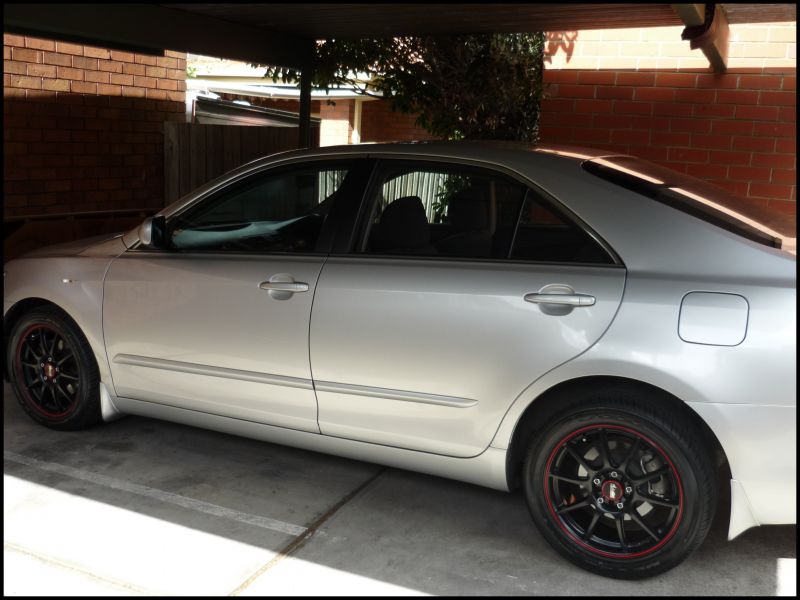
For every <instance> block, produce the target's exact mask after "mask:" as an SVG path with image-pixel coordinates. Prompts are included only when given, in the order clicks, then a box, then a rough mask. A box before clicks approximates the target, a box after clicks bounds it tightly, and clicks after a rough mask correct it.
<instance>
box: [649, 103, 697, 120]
mask: <svg viewBox="0 0 800 600" xmlns="http://www.w3.org/2000/svg"><path fill="white" fill-rule="evenodd" d="M653 114H654V115H659V116H668V117H689V116H691V115H692V105H691V104H683V103H672V102H656V103H654V104H653Z"/></svg>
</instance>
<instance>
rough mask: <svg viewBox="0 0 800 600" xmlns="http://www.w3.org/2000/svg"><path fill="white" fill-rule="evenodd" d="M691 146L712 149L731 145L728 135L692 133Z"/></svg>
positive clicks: (726, 148)
mask: <svg viewBox="0 0 800 600" xmlns="http://www.w3.org/2000/svg"><path fill="white" fill-rule="evenodd" d="M691 145H692V147H693V148H710V149H712V150H728V149H730V147H731V136H729V135H703V134H697V133H696V134H692V144H691Z"/></svg>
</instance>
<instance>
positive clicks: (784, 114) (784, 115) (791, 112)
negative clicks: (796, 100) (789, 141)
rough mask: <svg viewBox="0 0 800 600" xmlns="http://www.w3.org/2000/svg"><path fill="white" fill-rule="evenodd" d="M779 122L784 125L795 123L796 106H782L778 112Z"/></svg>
mask: <svg viewBox="0 0 800 600" xmlns="http://www.w3.org/2000/svg"><path fill="white" fill-rule="evenodd" d="M778 120H779V121H781V122H783V123H794V122H796V121H797V107H796V106H782V107H781V108H780V110H779V111H778Z"/></svg>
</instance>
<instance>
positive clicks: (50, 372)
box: [44, 363, 56, 379]
mask: <svg viewBox="0 0 800 600" xmlns="http://www.w3.org/2000/svg"><path fill="white" fill-rule="evenodd" d="M55 375H56V368H55V367H54V366H53V365H52V364H51V363H47V364H46V365H45V366H44V376H45V377H47V378H48V379H52V378H53V377H55Z"/></svg>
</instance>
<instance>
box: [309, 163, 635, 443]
mask: <svg viewBox="0 0 800 600" xmlns="http://www.w3.org/2000/svg"><path fill="white" fill-rule="evenodd" d="M365 202H366V204H365V210H363V217H362V221H363V222H362V224H361V225H360V227H359V231H360V233H359V234H358V235H357V236H356V242H355V244H354V246H352V247H349V246H347V245H346V244H345V245H344V246H343V247H342V248H338V249H337V250H338V251H337V252H335V253H333V254H332V255H331V257H330V258H329V259H328V261H327V262H326V264H325V267H324V269H323V272H322V275H321V277H320V280H319V282H318V284H317V290H316V296H315V301H314V311H313V314H312V319H311V338H310V351H311V365H312V369H313V373H314V383H315V389H316V392H317V400H318V403H319V426H320V430H321V432H322V433H323V434H326V435H332V436H339V437H345V438H351V439H357V440H363V441H368V442H375V443H381V444H388V445H391V446H396V447H402V448H409V449H414V450H422V451H426V452H432V453H438V454H443V455H449V456H458V457H468V456H474V455H477V454H479V453H480V452H482V451H483V450H485V449H486V447H487V446H488V445H489V443H490V441H491V439H492V437H493V435H494V433H495V431H496V429H497V427H498V425H499V423H500V421H501V419H502V417H503V415H504V414H505V412H506V410H507V409H508V407H509V406H510V405H511V403H512V402H513V401H514V399H515V398H516V397H517V396H518V395H519V394H520V393H521V392H522V391H523V390H524V389H525V388H526V387H527V386H528V385H530V383H531V382H533V381H534V380H536V379H537V378H538V377H540V376H541V375H543V374H544V373H546V372H547V371H549V370H550V369H553V368H554V367H556V366H558V365H559V364H561V363H563V362H565V361H568V360H570V359H571V358H573V357H575V356H576V355H578V354H580V353H582V352H584V351H585V350H586V349H588V348H589V347H590V346H591V345H592V344H593V343H594V342H595V341H596V340H597V339H598V338H599V337H600V336H601V335H602V334H603V332H604V331H605V330H606V328H607V327H608V326H609V324H610V323H611V320H612V319H613V317H614V314H615V313H616V311H617V308H618V306H619V303H620V301H621V297H622V291H623V287H624V282H625V269H624V267H623V266H622V265H621V264H620V262H619V260H618V259H617V258H616V257H615V256H614V255H613V252H611V251H610V250H609V249H608V248H607V246H605V245H604V243H602V242H599V241H598V240H597V239H596V237H594V236H593V234H591V232H589V231H588V230H587V229H586V228H585V227H584V226H583V225H582V224H580V223H578V222H577V220H576V219H574V218H573V216H572V215H571V214H570V213H569V212H568V211H567V210H566V209H564V207H563V206H561V205H560V204H559V203H557V202H555V201H554V200H553V199H552V198H549V197H547V195H546V194H544V193H543V192H541V191H539V190H536V189H534V188H533V187H532V186H531V185H529V184H527V183H525V182H521V181H519V180H516V179H514V178H512V177H511V176H510V175H508V174H504V173H500V172H497V171H494V170H487V169H485V168H483V169H481V168H477V167H476V166H474V165H473V166H469V165H465V164H452V163H451V164H448V163H443V162H431V161H428V162H426V161H408V160H401V159H397V160H383V161H381V162H380V163H379V167H378V168H377V170H376V173H375V175H374V176H373V183H372V184H371V187H370V190H369V192H368V194H367V196H366V200H365Z"/></svg>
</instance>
